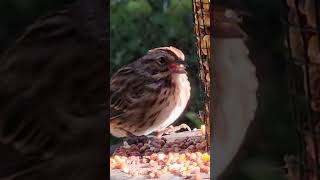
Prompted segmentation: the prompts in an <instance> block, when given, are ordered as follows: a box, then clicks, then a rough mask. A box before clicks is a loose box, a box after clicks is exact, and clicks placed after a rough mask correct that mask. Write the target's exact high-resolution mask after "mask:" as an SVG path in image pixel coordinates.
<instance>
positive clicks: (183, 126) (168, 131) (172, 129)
mask: <svg viewBox="0 0 320 180" xmlns="http://www.w3.org/2000/svg"><path fill="white" fill-rule="evenodd" d="M181 129H188V131H191V128H190V127H189V126H188V125H187V124H184V123H183V124H180V125H179V126H175V127H174V126H172V125H171V126H169V127H167V128H163V129H160V130H158V131H157V138H161V137H162V136H163V135H164V134H172V133H175V132H177V131H179V130H181Z"/></svg>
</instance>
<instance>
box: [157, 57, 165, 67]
mask: <svg viewBox="0 0 320 180" xmlns="http://www.w3.org/2000/svg"><path fill="white" fill-rule="evenodd" d="M158 63H159V64H161V65H162V64H164V63H166V59H165V58H164V57H162V56H161V57H160V58H159V60H158Z"/></svg>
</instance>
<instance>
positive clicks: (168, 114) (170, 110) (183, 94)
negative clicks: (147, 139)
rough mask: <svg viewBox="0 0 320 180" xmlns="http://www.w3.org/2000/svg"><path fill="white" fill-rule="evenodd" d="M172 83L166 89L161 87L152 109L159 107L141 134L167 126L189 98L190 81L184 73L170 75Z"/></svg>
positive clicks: (177, 116)
mask: <svg viewBox="0 0 320 180" xmlns="http://www.w3.org/2000/svg"><path fill="white" fill-rule="evenodd" d="M171 83H172V85H171V87H170V88H168V89H163V90H162V91H161V93H160V95H159V98H158V102H162V103H156V107H153V108H152V109H161V111H160V113H159V115H158V117H157V118H156V120H155V122H154V124H153V125H152V126H151V127H150V128H148V129H147V130H146V131H145V132H144V133H143V134H144V135H148V134H150V133H152V132H153V131H155V130H158V129H162V128H166V127H168V126H169V125H170V124H172V123H173V122H174V121H176V120H177V119H178V118H179V116H180V115H181V114H182V112H183V111H184V109H185V107H186V105H187V103H188V101H189V98H190V90H191V87H190V83H189V81H188V77H187V75H185V74H177V75H174V76H173V77H172V81H171Z"/></svg>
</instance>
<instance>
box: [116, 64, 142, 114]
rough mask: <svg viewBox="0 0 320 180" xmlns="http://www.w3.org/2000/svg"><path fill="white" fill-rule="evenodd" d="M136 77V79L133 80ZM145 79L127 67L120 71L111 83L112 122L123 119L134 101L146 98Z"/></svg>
mask: <svg viewBox="0 0 320 180" xmlns="http://www.w3.org/2000/svg"><path fill="white" fill-rule="evenodd" d="M132 77H136V78H132ZM143 86H144V78H143V77H141V76H140V75H139V74H138V73H136V71H135V70H134V68H132V67H130V66H126V67H124V68H121V69H119V70H118V71H117V72H116V73H115V74H114V75H113V76H112V78H111V82H110V113H111V114H110V120H113V119H115V118H117V117H121V116H122V115H123V114H124V113H125V112H126V111H127V108H128V107H129V105H130V104H131V103H133V102H132V100H133V99H134V98H135V99H139V98H141V97H142V96H144V88H142V87H143Z"/></svg>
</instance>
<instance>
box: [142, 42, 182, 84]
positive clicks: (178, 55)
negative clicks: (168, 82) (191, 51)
mask: <svg viewBox="0 0 320 180" xmlns="http://www.w3.org/2000/svg"><path fill="white" fill-rule="evenodd" d="M139 61H140V63H139V65H140V66H141V67H143V70H144V72H148V73H149V75H151V76H152V77H154V78H157V79H162V78H166V77H168V76H170V75H173V74H186V73H187V72H186V70H185V69H186V67H187V64H186V62H185V57H184V54H183V53H182V51H181V50H179V49H177V48H175V47H172V46H170V47H159V48H155V49H151V50H149V51H148V52H147V54H146V55H145V56H143V57H142V58H141V59H140V60H139Z"/></svg>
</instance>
